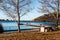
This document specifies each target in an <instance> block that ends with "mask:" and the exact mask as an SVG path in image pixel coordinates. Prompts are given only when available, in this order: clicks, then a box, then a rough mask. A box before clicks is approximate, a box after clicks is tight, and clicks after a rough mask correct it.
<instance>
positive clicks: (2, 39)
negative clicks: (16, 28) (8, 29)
mask: <svg viewBox="0 0 60 40" xmlns="http://www.w3.org/2000/svg"><path fill="white" fill-rule="evenodd" d="M0 40H60V31H57V32H44V33H41V32H22V33H18V32H16V33H9V34H0Z"/></svg>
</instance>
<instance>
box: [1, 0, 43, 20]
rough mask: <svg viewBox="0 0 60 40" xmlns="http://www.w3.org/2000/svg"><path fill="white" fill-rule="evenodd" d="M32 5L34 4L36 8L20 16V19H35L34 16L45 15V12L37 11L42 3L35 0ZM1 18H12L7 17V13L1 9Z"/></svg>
mask: <svg viewBox="0 0 60 40" xmlns="http://www.w3.org/2000/svg"><path fill="white" fill-rule="evenodd" d="M32 5H33V6H34V9H33V10H32V11H31V12H29V13H27V14H26V15H24V16H22V17H20V20H33V19H34V18H37V17H39V16H41V15H43V13H38V12H37V11H38V7H40V3H38V1H37V0H34V2H33V3H32ZM0 19H11V18H9V17H7V16H6V15H5V13H4V12H3V11H1V10H0Z"/></svg>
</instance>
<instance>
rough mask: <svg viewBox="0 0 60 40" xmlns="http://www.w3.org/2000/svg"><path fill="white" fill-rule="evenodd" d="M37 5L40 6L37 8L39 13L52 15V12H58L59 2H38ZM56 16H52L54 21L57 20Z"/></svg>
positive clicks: (56, 0) (55, 0) (43, 0)
mask: <svg viewBox="0 0 60 40" xmlns="http://www.w3.org/2000/svg"><path fill="white" fill-rule="evenodd" d="M39 3H40V4H41V7H40V8H39V12H44V13H53V12H58V11H59V4H60V1H59V0H39ZM56 14H57V15H56V16H55V15H52V14H51V15H52V16H53V17H54V18H55V19H57V18H58V13H56Z"/></svg>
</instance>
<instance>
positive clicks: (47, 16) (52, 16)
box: [33, 12, 60, 22]
mask: <svg viewBox="0 0 60 40" xmlns="http://www.w3.org/2000/svg"><path fill="white" fill-rule="evenodd" d="M58 18H59V19H58V21H59V22H60V13H59V14H58ZM33 21H43V22H46V21H48V22H57V12H54V13H49V14H44V15H43V16H40V17H38V18H35V19H34V20H33Z"/></svg>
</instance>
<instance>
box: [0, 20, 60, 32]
mask: <svg viewBox="0 0 60 40" xmlns="http://www.w3.org/2000/svg"><path fill="white" fill-rule="evenodd" d="M0 24H2V26H3V30H4V32H13V31H18V27H17V22H16V21H0ZM20 24H34V25H40V24H48V25H51V24H54V25H55V24H57V22H31V21H20ZM58 24H60V22H59V23H58ZM33 28H38V27H33V26H25V25H20V30H21V32H22V31H26V30H31V29H33Z"/></svg>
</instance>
